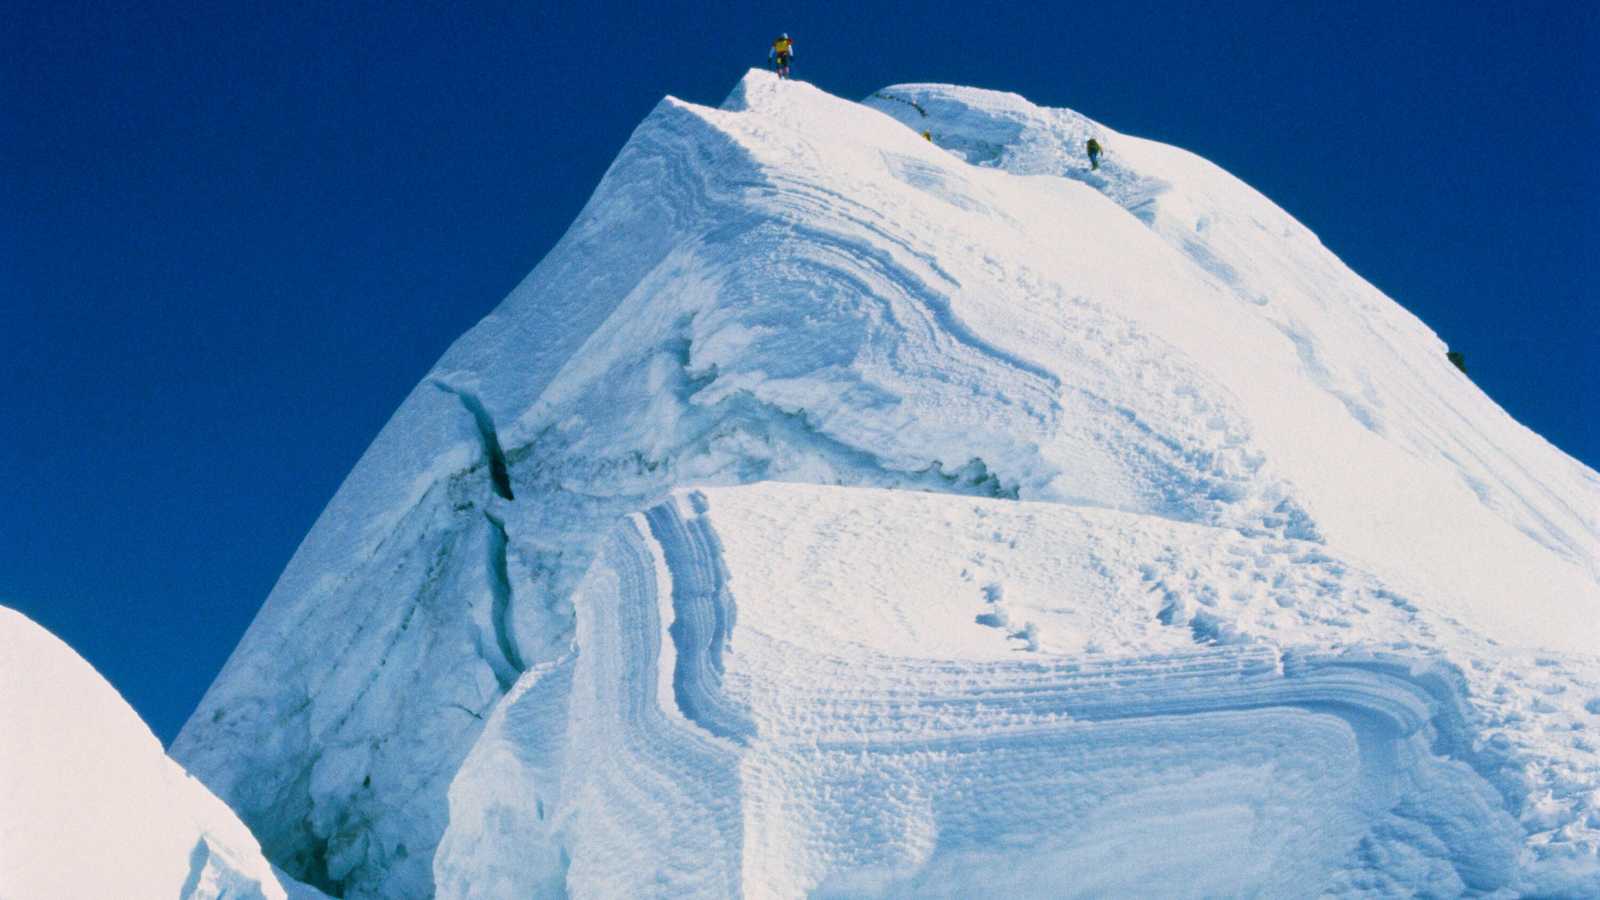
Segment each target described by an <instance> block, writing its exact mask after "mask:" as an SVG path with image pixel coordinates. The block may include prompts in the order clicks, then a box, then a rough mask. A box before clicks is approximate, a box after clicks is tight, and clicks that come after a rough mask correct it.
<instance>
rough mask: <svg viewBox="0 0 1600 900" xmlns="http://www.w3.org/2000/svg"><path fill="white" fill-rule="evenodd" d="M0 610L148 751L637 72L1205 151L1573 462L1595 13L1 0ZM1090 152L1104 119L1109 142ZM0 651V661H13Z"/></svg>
mask: <svg viewBox="0 0 1600 900" xmlns="http://www.w3.org/2000/svg"><path fill="white" fill-rule="evenodd" d="M4 18H5V20H6V21H5V23H4V25H3V26H0V366H3V367H4V368H3V375H4V377H3V379H0V473H3V474H0V603H5V604H7V605H11V606H15V607H17V608H19V609H21V610H22V611H23V612H25V613H27V614H28V615H29V616H31V617H33V618H34V619H35V620H37V621H39V622H41V623H42V624H44V625H45V626H46V627H48V628H50V629H51V630H52V631H54V632H56V633H57V634H58V635H60V636H62V637H63V638H64V639H66V640H67V641H68V642H69V643H71V644H72V645H73V646H74V647H75V648H77V649H78V650H79V652H81V653H82V654H83V655H84V656H86V657H87V658H88V659H89V661H90V662H92V663H94V665H95V666H97V667H98V668H99V669H100V670H101V671H102V672H103V673H104V674H105V675H107V676H108V677H109V678H110V679H111V681H112V683H113V684H115V685H116V686H117V687H118V688H119V689H121V691H122V692H123V694H124V695H125V696H126V697H127V698H128V699H129V700H130V701H131V702H132V703H133V704H134V706H135V707H136V708H137V709H138V710H139V712H140V713H141V714H143V715H144V716H145V718H146V719H147V720H148V721H149V722H150V724H151V726H152V727H153V728H154V729H155V731H156V733H157V734H158V735H159V736H160V737H161V738H162V739H163V740H164V741H170V740H171V738H172V737H173V735H174V734H175V733H176V732H177V729H178V728H179V726H180V725H181V724H182V722H183V720H184V719H185V718H186V717H187V715H188V712H189V711H190V710H191V709H192V708H193V706H194V705H195V703H196V702H197V701H198V699H199V697H200V694H201V693H202V692H203V691H204V690H205V688H206V686H207V685H208V684H209V683H210V681H211V679H212V677H213V676H214V675H215V674H216V672H217V670H218V669H219V668H220V667H221V665H222V663H223V661H224V660H225V659H226V657H227V654H228V653H229V652H230V651H231V650H232V648H233V646H234V645H235V644H236V643H237V641H238V639H239V637H240V635H241V634H242V633H243V630H244V628H245V627H246V625H248V623H249V621H250V619H251V617H252V616H253V615H254V613H255V611H256V609H257V608H258V607H259V605H260V603H261V601H262V600H263V599H264V598H265V597H266V595H267V592H268V591H269V590H270V589H271V587H272V584H273V582H274V580H275V579H276V577H277V575H278V573H279V571H281V570H282V568H283V566H284V564H285V563H286V562H287V561H288V559H289V556H290V555H291V554H292V553H293V551H294V549H295V547H296V545H297V544H298V543H299V541H300V539H301V538H302V537H303V536H304V535H305V533H306V532H307V531H308V530H309V529H310V527H311V524H312V522H313V520H314V519H315V517H316V515H317V514H318V513H319V512H320V511H321V509H322V506H323V505H324V504H325V503H326V502H327V501H328V499H329V498H330V497H331V496H332V494H333V492H334V490H335V489H336V488H337V487H338V485H339V482H340V480H341V479H342V478H343V477H344V475H345V474H346V473H347V472H348V471H349V470H350V468H351V467H352V466H353V465H354V464H355V461H356V459H357V457H358V456H359V455H360V454H361V452H362V450H363V449H365V447H366V445H367V443H368V442H369V441H370V440H371V439H372V438H373V437H374V436H375V435H376V434H377V431H378V429H379V428H380V427H381V426H382V425H383V423H384V422H385V421H386V420H387V418H388V416H389V415H390V413H391V412H393V410H394V409H395V407H396V406H398V404H399V402H400V400H401V399H402V398H403V397H404V396H405V394H406V392H407V391H408V390H409V389H410V388H411V386H412V385H413V384H414V383H415V382H416V381H417V380H418V379H419V378H420V377H421V376H422V375H423V374H424V372H425V371H426V370H427V369H428V367H429V366H430V365H431V364H432V363H433V361H434V360H435V359H436V358H437V357H438V356H439V354H440V353H441V352H443V350H444V348H445V347H446V346H447V345H448V344H449V343H450V341H452V340H453V339H454V338H455V337H456V336H457V335H459V334H460V333H461V332H462V331H464V330H465V329H467V328H468V327H470V326H471V325H472V324H473V323H474V322H476V321H477V320H478V319H479V318H481V317H482V316H483V315H484V314H486V313H487V312H489V310H490V309H492V308H493V307H494V305H495V304H496V303H497V302H498V301H499V300H500V298H501V297H502V296H503V295H504V294H505V293H506V292H507V291H508V290H509V289H510V288H511V287H512V286H513V285H514V284H515V283H516V282H517V281H518V280H519V279H520V278H521V277H522V276H523V275H524V274H525V273H526V272H527V271H528V270H529V269H530V268H531V267H532V266H533V265H534V264H535V263H537V262H538V260H539V259H540V257H542V256H543V255H544V253H545V251H546V250H548V249H549V248H550V246H551V245H552V244H553V243H554V242H555V241H556V239H557V238H558V237H560V235H561V234H562V232H563V231H564V230H565V229H566V227H567V225H568V223H570V222H571V220H572V219H573V217H574V216H575V215H576V213H577V211H578V209H579V207H580V206H581V205H582V204H583V202H584V201H585V199H587V197H588V195H589V193H590V192H591V191H592V189H593V188H594V185H595V184H596V182H597V181H598V180H599V178H600V176H601V174H602V173H603V172H604V171H605V168H606V166H607V165H608V164H609V163H610V161H611V159H612V158H613V157H614V156H615V155H616V153H617V151H618V150H619V149H620V148H621V146H622V144H623V143H624V142H625V141H626V140H627V137H628V134H629V133H630V132H631V131H632V129H633V128H634V126H635V125H637V124H638V122H639V121H640V120H641V119H642V118H643V117H644V116H645V114H646V113H647V112H649V110H650V108H651V107H652V106H653V105H654V104H655V103H656V101H657V100H659V99H660V98H661V96H662V95H664V94H669V93H670V94H674V95H677V96H679V97H683V98H685V99H688V100H693V101H699V102H705V103H715V102H720V100H721V99H722V97H723V96H724V95H725V94H726V93H727V91H728V90H729V89H730V88H731V87H732V86H733V85H734V83H735V82H736V81H737V80H738V78H739V77H740V76H741V75H742V74H743V72H744V70H745V69H746V68H748V67H749V66H752V65H759V64H762V63H763V62H764V61H765V56H766V47H767V44H768V42H769V41H770V40H771V38H772V37H774V36H775V34H776V33H777V32H778V31H780V30H786V31H789V32H790V33H791V34H792V35H793V36H794V38H795V41H796V68H795V76H796V77H798V78H802V79H804V80H808V81H812V82H814V83H815V84H817V85H819V86H820V87H822V88H824V89H826V90H829V91H831V92H833V93H836V94H840V95H843V96H850V97H859V96H863V95H865V94H867V93H870V92H871V91H873V90H874V89H876V88H879V87H882V86H885V85H887V84H890V83H894V82H901V81H944V82H955V83H961V84H971V85H978V86H982V87H992V88H1000V89H1006V90H1014V91H1017V92H1019V93H1021V94H1023V95H1025V96H1027V97H1028V98H1030V99H1032V100H1034V101H1035V102H1038V103H1044V104H1048V105H1055V106H1068V107H1072V108H1074V109H1077V110H1079V111H1080V112H1083V113H1085V114H1087V115H1090V116H1092V117H1094V118H1097V119H1099V120H1101V121H1103V122H1105V123H1106V124H1107V125H1109V126H1111V127H1112V128H1115V129H1117V130H1120V131H1123V132H1128V133H1132V134H1137V135H1140V136H1145V137H1152V138H1156V139H1159V140H1164V141H1168V142H1171V143H1175V144H1178V145H1180V146H1183V147H1186V148H1188V149H1190V150H1193V151H1195V152H1197V153H1199V154H1201V155H1202V156H1205V157H1208V158H1209V159H1211V160H1213V161H1215V162H1216V163H1218V164H1220V165H1222V166H1223V167H1224V168H1226V169H1228V170H1230V171H1232V172H1233V173H1234V174H1236V175H1238V176H1239V177H1241V178H1243V179H1244V180H1245V181H1247V182H1249V183H1250V184H1252V185H1253V186H1255V187H1256V188H1258V189H1260V190H1261V191H1262V192H1263V193H1265V194H1266V195H1267V196H1269V197H1271V198H1272V199H1273V200H1274V201H1276V202H1277V203H1278V204H1279V205H1281V206H1283V207H1284V208H1286V209H1287V210H1288V211H1289V212H1290V213H1291V214H1293V215H1294V216H1296V217H1297V218H1299V219H1300V220H1301V221H1302V222H1304V223H1305V224H1306V225H1308V226H1309V227H1310V228H1311V229H1312V230H1313V231H1315V232H1317V234H1318V235H1319V236H1320V237H1321V238H1322V240H1323V242H1324V243H1325V244H1327V245H1328V246H1329V247H1330V248H1332V249H1333V251H1334V252H1336V253H1338V254H1339V255H1340V256H1341V257H1342V258H1343V259H1344V260H1345V262H1347V263H1348V264H1349V265H1350V266H1351V267H1352V268H1354V269H1355V270H1356V271H1357V272H1359V273H1361V274H1362V275H1364V276H1365V277H1367V278H1368V279H1369V280H1371V281H1372V282H1373V283H1375V284H1376V285H1377V286H1378V287H1379V288H1381V289H1383V290H1384V291H1385V292H1387V293H1388V294H1389V295H1390V296H1392V297H1394V298H1395V299H1396V300H1398V301H1399V302H1400V303H1402V304H1403V305H1405V306H1406V307H1407V308H1409V309H1410V310H1412V311H1413V312H1415V313H1416V314H1417V315H1419V316H1420V317H1421V318H1422V319H1423V320H1425V321H1426V322H1427V323H1428V324H1429V325H1431V326H1432V327H1433V328H1434V329H1435V330H1436V331H1437V332H1439V334H1440V335H1441V336H1442V337H1443V338H1444V339H1445V340H1446V341H1448V342H1449V343H1450V344H1451V345H1452V346H1453V347H1454V348H1456V349H1459V350H1461V351H1463V352H1464V353H1465V354H1466V359H1467V363H1468V366H1469V367H1470V369H1471V372H1472V376H1473V378H1474V379H1475V380H1476V381H1477V382H1478V383H1479V384H1480V385H1481V386H1483V388H1484V389H1485V390H1487V391H1488V392H1489V394H1490V395H1492V396H1493V397H1494V398H1495V399H1496V400H1498V401H1499V402H1500V403H1501V405H1503V406H1504V407H1505V408H1506V409H1507V410H1508V411H1509V412H1510V413H1511V414H1512V415H1514V416H1515V417H1517V418H1518V419H1520V420H1521V421H1522V422H1524V423H1525V424H1527V425H1529V426H1530V427H1532V428H1533V429H1534V430H1536V431H1538V432H1540V433H1541V434H1543V435H1545V436H1546V437H1547V438H1549V439H1550V440H1551V441H1553V442H1554V443H1555V444H1556V445H1558V446H1560V447H1561V448H1562V449H1564V450H1566V451H1567V452H1568V453H1571V454H1573V455H1574V456H1577V457H1578V458H1579V459H1582V460H1584V461H1585V462H1587V463H1588V464H1589V465H1591V466H1595V465H1597V464H1600V424H1597V422H1600V404H1597V403H1596V400H1595V397H1596V395H1597V392H1600V364H1597V361H1596V354H1597V352H1600V346H1597V345H1600V340H1597V338H1600V313H1597V310H1596V299H1597V295H1600V265H1597V263H1596V259H1597V258H1600V165H1597V164H1596V162H1595V159H1596V153H1597V149H1596V148H1597V146H1600V4H1597V3H1595V2H1593V0H1576V2H1538V0H1519V2H1516V3H1487V2H1460V0H1449V2H1438V3H1406V2H1397V0H1355V2H1349V0H1346V2H1339V3H1319V4H1303V3H1285V2H1282V0H1275V2H1240V3H1227V2H1218V3H1206V4H1197V3H1177V2H1175V3H1166V4H1157V3H1145V2H1116V3H1070V4H1069V3H1051V4H1038V5H1034V4H958V3H928V4H922V5H912V4H903V3H873V2H857V3H848V4H846V3H830V4H825V5H813V4H806V3H798V2H791V3H782V4H767V3H744V4H728V5H713V4H706V3H687V4H673V3H657V4H633V3H626V4H624V3H605V2H602V3H581V4H580V3H574V4H545V3H516V4H500V3H494V4H491V3H470V4H469V3H463V4H441V3H430V4H417V3H394V2H392V0H387V2H382V3H374V2H339V3H327V2H318V3H299V2H280V3H273V4H245V3H207V4H200V3H190V4H188V5H187V8H185V6H183V5H174V4H167V3H162V2H154V3H152V2H141V3H125V4H123V3H116V2H110V3H108V2H96V3H92V4H84V3H77V2H72V0H52V2H48V3H42V2H35V0H21V2H20V3H19V2H15V0H14V2H12V3H10V4H8V6H7V10H6V13H5V16H4ZM1111 149H1112V152H1115V148H1111ZM0 652H3V648H0Z"/></svg>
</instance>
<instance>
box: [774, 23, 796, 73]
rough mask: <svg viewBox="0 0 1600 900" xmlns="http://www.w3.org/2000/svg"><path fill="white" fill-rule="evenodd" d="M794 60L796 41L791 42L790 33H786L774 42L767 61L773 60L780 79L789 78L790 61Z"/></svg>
mask: <svg viewBox="0 0 1600 900" xmlns="http://www.w3.org/2000/svg"><path fill="white" fill-rule="evenodd" d="M793 58H794V41H791V40H789V34H788V32H784V33H783V34H781V35H779V36H778V39H777V40H775V41H773V42H772V49H771V50H768V51H767V59H770V60H772V67H773V68H774V69H776V70H777V72H778V77H779V78H788V77H789V60H790V59H793Z"/></svg>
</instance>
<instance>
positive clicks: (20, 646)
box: [0, 607, 322, 900]
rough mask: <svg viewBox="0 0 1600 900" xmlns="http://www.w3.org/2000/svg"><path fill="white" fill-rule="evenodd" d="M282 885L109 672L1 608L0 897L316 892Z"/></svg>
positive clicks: (246, 898)
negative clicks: (115, 685)
mask: <svg viewBox="0 0 1600 900" xmlns="http://www.w3.org/2000/svg"><path fill="white" fill-rule="evenodd" d="M289 884H290V885H291V887H292V888H293V889H294V890H293V891H291V892H290V893H288V894H286V893H285V889H284V885H283V884H280V883H279V880H278V877H277V876H276V875H275V874H274V872H273V870H272V867H271V865H270V864H269V863H268V862H267V861H266V859H265V858H263V857H262V855H261V848H260V846H258V845H257V844H256V841H255V838H253V837H251V835H250V831H249V830H248V829H246V828H245V826H244V824H243V823H242V822H240V821H239V820H238V818H236V817H235V816H234V814H233V812H232V811H231V810H229V809H228V807H227V806H226V805H224V804H223V802H222V801H221V800H218V799H217V798H216V797H214V796H212V794H211V792H210V791H208V790H206V789H205V786H204V785H202V784H200V782H198V781H196V780H194V779H193V778H191V777H189V775H188V773H186V772H184V771H183V769H182V768H181V767H180V766H179V765H178V764H177V763H175V762H173V761H172V760H170V759H168V758H167V756H166V754H165V753H163V752H162V750H161V744H160V742H159V741H157V740H156V736H155V735H154V734H152V733H151V732H150V729H149V728H147V727H146V726H145V724H144V722H142V721H140V719H139V716H138V714H137V713H135V712H134V711H133V708H132V707H130V706H128V704H127V703H126V702H125V701H124V700H123V699H122V697H121V696H120V695H119V694H118V693H117V692H116V690H115V689H113V688H112V687H111V685H110V684H108V683H107V682H106V681H105V679H103V678H101V677H100V675H99V674H98V673H97V672H95V671H94V669H93V668H91V667H90V666H89V664H88V663H87V662H85V661H84V660H83V658H82V657H80V656H78V655H77V654H76V653H74V652H73V651H72V649H71V648H70V647H68V646H67V645H66V644H63V643H62V642H61V641H59V640H57V639H56V638H55V637H54V636H53V635H51V634H50V633H49V632H47V631H45V630H44V629H43V628H40V627H39V626H38V625H35V624H34V623H33V622H31V621H29V620H28V619H27V618H26V617H25V616H23V615H22V614H21V613H18V612H16V611H14V610H10V609H6V608H4V607H0V897H7V898H13V897H14V898H18V900H23V898H35V897H37V898H47V897H51V898H54V897H163V898H168V897H177V898H179V900H191V898H192V900H200V898H220V897H228V898H236V900H250V898H258V900H275V898H284V897H286V896H287V897H295V898H310V897H320V896H322V895H321V894H319V893H317V892H315V891H310V890H309V889H306V888H303V887H302V886H300V885H297V884H294V883H293V882H289Z"/></svg>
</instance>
